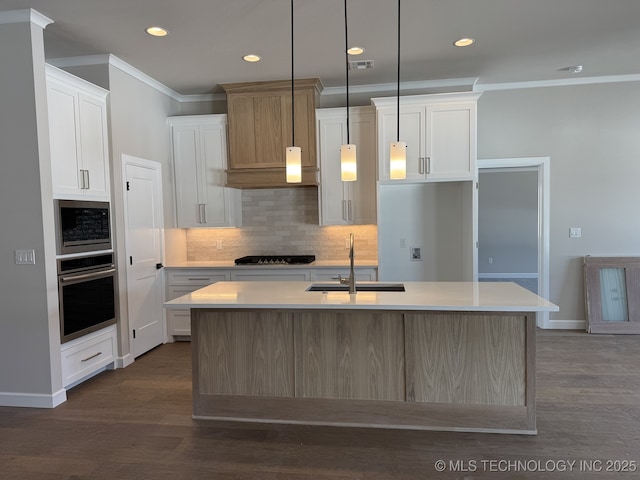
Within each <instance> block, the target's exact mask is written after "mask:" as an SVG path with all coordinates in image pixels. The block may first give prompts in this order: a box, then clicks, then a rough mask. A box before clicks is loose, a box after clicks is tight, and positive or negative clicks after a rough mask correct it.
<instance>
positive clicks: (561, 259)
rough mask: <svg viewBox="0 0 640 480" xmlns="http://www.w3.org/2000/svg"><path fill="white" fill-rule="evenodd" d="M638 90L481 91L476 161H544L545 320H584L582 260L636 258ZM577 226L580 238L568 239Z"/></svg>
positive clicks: (620, 86) (639, 244) (623, 86)
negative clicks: (550, 308) (547, 193)
mask: <svg viewBox="0 0 640 480" xmlns="http://www.w3.org/2000/svg"><path fill="white" fill-rule="evenodd" d="M639 128H640V84H639V83H637V82H628V83H616V84H595V85H578V86H565V87H549V88H532V89H519V90H504V91H487V92H484V93H483V95H482V96H481V97H480V99H479V101H478V158H504V157H529V156H549V157H550V158H551V162H550V163H551V168H550V170H551V219H550V224H551V233H550V265H551V268H550V300H551V301H552V302H554V303H556V304H558V305H559V306H560V311H559V312H558V313H556V314H552V316H551V319H552V320H553V319H560V320H584V318H585V313H584V289H583V278H582V257H583V256H584V255H610V256H611V255H631V256H637V255H640V221H638V205H640V188H639V187H638V180H639V179H640V141H638V138H639V136H638V131H639ZM570 227H581V228H582V238H569V228H570Z"/></svg>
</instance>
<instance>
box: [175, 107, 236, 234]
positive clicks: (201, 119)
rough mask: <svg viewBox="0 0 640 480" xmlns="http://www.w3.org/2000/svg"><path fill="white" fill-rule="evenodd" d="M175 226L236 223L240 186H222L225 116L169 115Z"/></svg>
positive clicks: (223, 179)
mask: <svg viewBox="0 0 640 480" xmlns="http://www.w3.org/2000/svg"><path fill="white" fill-rule="evenodd" d="M169 125H170V127H171V143H172V153H173V167H174V175H175V191H176V215H177V220H178V227H180V228H194V227H239V226H240V225H241V223H242V221H241V218H242V200H241V196H240V190H237V189H234V188H227V187H225V186H224V185H225V180H226V173H225V170H226V168H227V131H226V125H227V116H226V115H197V116H182V117H171V118H169Z"/></svg>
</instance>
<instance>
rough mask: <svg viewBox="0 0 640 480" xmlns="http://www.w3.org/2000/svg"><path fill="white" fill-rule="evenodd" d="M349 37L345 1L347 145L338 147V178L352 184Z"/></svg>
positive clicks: (354, 172) (354, 162)
mask: <svg viewBox="0 0 640 480" xmlns="http://www.w3.org/2000/svg"><path fill="white" fill-rule="evenodd" d="M348 50H349V36H348V30H347V0H344V60H345V61H344V65H345V78H346V80H347V143H346V144H345V145H342V146H341V147H340V178H341V179H342V181H343V182H354V181H356V180H357V179H358V165H357V160H356V146H355V145H352V144H351V142H350V138H349V52H348Z"/></svg>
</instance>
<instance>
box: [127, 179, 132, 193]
mask: <svg viewBox="0 0 640 480" xmlns="http://www.w3.org/2000/svg"><path fill="white" fill-rule="evenodd" d="M129 190H131V185H129V182H128V181H127V192H128V191H129Z"/></svg>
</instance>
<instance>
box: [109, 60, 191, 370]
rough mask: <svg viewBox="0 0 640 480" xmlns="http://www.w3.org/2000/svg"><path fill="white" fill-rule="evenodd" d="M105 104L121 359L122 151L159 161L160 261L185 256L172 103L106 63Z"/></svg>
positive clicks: (124, 321) (124, 322)
mask: <svg viewBox="0 0 640 480" xmlns="http://www.w3.org/2000/svg"><path fill="white" fill-rule="evenodd" d="M109 91H110V95H109V103H110V126H111V129H110V134H111V143H110V144H111V161H112V169H111V176H112V178H111V180H112V198H113V205H114V226H115V230H116V245H115V248H116V252H117V267H118V284H119V286H118V291H119V305H120V319H119V320H120V321H119V325H118V327H119V338H120V342H121V343H120V345H119V347H120V348H119V350H120V356H121V357H123V358H124V362H125V364H126V363H128V362H129V361H131V360H132V359H131V358H130V357H128V355H130V353H131V346H130V339H129V336H130V328H129V319H128V316H127V288H126V287H127V278H126V258H125V252H126V250H125V238H124V200H123V185H122V154H128V155H132V156H134V157H139V158H145V159H148V160H153V161H156V162H159V163H160V164H161V165H162V176H163V203H164V211H165V216H164V224H165V261H167V262H177V261H184V260H186V251H187V249H186V240H185V231H184V230H182V229H176V228H173V227H174V226H175V212H174V208H173V205H174V197H173V195H174V190H173V170H172V168H171V148H170V137H169V128H168V126H167V120H166V119H167V117H168V116H171V115H176V114H177V112H178V111H179V108H180V106H179V105H178V102H176V101H175V100H173V99H172V98H170V97H169V96H167V95H165V94H164V93H161V92H159V91H158V90H156V89H154V88H152V87H150V86H149V85H147V84H146V83H143V82H141V81H140V80H138V79H136V78H134V77H132V76H131V75H130V74H128V73H125V72H123V71H122V70H120V69H118V68H117V67H115V66H113V65H109Z"/></svg>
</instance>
